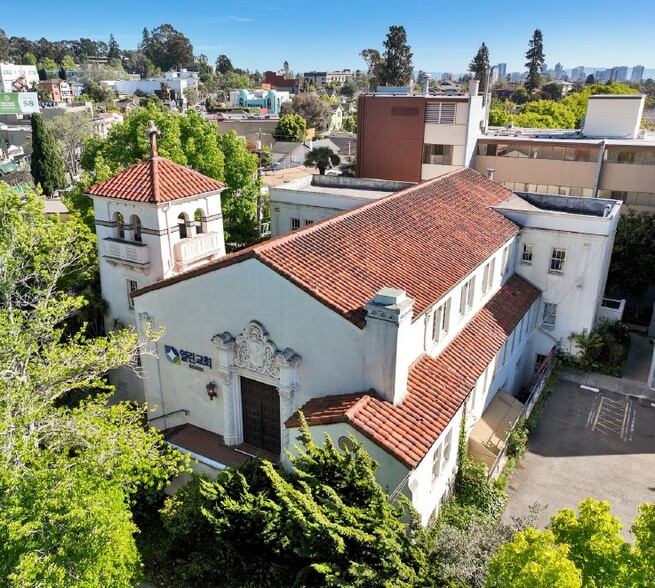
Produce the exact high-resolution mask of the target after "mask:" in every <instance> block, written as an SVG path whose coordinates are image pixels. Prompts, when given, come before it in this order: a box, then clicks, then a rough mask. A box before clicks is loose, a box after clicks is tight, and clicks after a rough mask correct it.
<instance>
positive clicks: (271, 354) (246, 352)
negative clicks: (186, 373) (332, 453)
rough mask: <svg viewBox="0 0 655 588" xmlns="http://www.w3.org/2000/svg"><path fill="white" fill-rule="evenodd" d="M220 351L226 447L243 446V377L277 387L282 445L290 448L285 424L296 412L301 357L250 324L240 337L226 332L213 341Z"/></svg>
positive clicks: (218, 367) (219, 361) (215, 337)
mask: <svg viewBox="0 0 655 588" xmlns="http://www.w3.org/2000/svg"><path fill="white" fill-rule="evenodd" d="M212 343H214V345H215V346H216V349H218V361H217V365H216V368H217V372H218V377H219V379H220V385H221V392H222V394H221V398H222V401H223V414H224V415H225V425H224V432H223V437H224V439H225V444H226V445H238V444H239V443H243V409H242V407H241V382H240V376H243V377H245V378H249V379H251V380H257V381H259V382H262V383H264V384H269V385H272V386H275V387H276V388H277V391H278V393H279V394H280V431H281V436H282V438H281V439H280V444H281V447H282V449H283V450H284V449H285V448H286V447H287V446H288V442H289V431H288V430H287V428H286V427H285V426H284V422H285V421H286V420H287V419H288V418H290V417H291V416H292V415H293V413H294V409H295V407H294V404H293V396H294V394H295V391H296V389H297V387H298V375H299V371H300V364H301V357H300V356H299V355H298V354H297V353H296V352H295V351H294V350H293V349H290V348H288V347H287V348H285V349H283V350H279V349H278V347H277V345H276V344H275V343H274V342H273V341H272V340H271V339H270V338H269V335H268V332H267V331H266V329H265V328H264V326H263V325H262V324H261V323H259V322H257V321H250V322H249V323H248V324H247V325H246V327H245V329H244V330H243V331H242V332H241V334H240V335H238V336H237V337H236V338H235V337H233V336H232V334H231V333H229V332H227V331H225V332H223V333H220V334H218V335H216V336H214V337H213V338H212Z"/></svg>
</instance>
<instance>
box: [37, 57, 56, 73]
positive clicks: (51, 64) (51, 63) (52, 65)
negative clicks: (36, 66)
mask: <svg viewBox="0 0 655 588" xmlns="http://www.w3.org/2000/svg"><path fill="white" fill-rule="evenodd" d="M41 67H42V68H43V69H45V70H46V71H47V72H52V71H57V70H58V69H59V66H58V65H57V62H56V61H55V60H54V59H52V58H50V57H46V58H45V59H44V60H43V61H42V62H41Z"/></svg>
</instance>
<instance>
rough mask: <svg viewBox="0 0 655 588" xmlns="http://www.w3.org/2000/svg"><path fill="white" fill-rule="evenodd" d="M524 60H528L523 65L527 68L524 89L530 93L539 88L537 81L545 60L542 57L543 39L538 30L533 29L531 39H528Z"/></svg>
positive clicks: (544, 57)
mask: <svg viewBox="0 0 655 588" xmlns="http://www.w3.org/2000/svg"><path fill="white" fill-rule="evenodd" d="M525 58H526V59H527V60H528V61H527V62H526V64H525V67H527V68H528V77H527V79H526V81H525V87H526V89H527V90H528V92H532V90H534V89H536V88H538V87H539V81H540V79H541V76H540V75H539V72H540V71H541V66H542V65H543V64H544V61H545V59H546V55H544V37H543V35H542V34H541V31H540V30H539V29H535V31H534V33H533V35H532V39H530V43H529V48H528V50H527V52H526V53H525Z"/></svg>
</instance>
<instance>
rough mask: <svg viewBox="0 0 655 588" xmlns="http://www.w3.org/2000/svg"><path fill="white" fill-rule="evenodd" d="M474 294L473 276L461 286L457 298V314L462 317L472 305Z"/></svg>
mask: <svg viewBox="0 0 655 588" xmlns="http://www.w3.org/2000/svg"><path fill="white" fill-rule="evenodd" d="M474 296H475V276H473V277H472V278H471V279H470V280H469V281H468V282H466V283H465V284H464V285H463V286H462V290H461V292H460V298H459V315H460V317H463V316H464V315H465V314H466V313H467V312H468V311H469V310H470V309H471V307H472V306H473V298H474Z"/></svg>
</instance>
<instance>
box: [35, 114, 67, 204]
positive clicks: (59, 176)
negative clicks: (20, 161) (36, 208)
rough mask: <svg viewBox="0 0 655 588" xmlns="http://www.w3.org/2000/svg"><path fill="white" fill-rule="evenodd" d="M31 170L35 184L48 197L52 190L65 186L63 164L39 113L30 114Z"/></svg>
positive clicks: (50, 133) (49, 131)
mask: <svg viewBox="0 0 655 588" xmlns="http://www.w3.org/2000/svg"><path fill="white" fill-rule="evenodd" d="M31 160H32V163H31V172H32V178H33V179H34V183H35V184H39V185H40V186H41V189H42V190H43V193H44V194H45V195H46V196H48V197H50V196H52V195H53V193H54V191H55V190H57V189H59V188H64V187H65V186H66V174H65V172H64V164H63V162H62V160H61V157H60V156H59V153H58V152H57V146H56V144H55V139H54V137H53V136H52V131H51V130H50V128H49V127H48V125H47V124H46V123H45V121H44V120H43V117H42V116H41V115H40V114H38V113H37V114H33V115H32V158H31Z"/></svg>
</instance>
